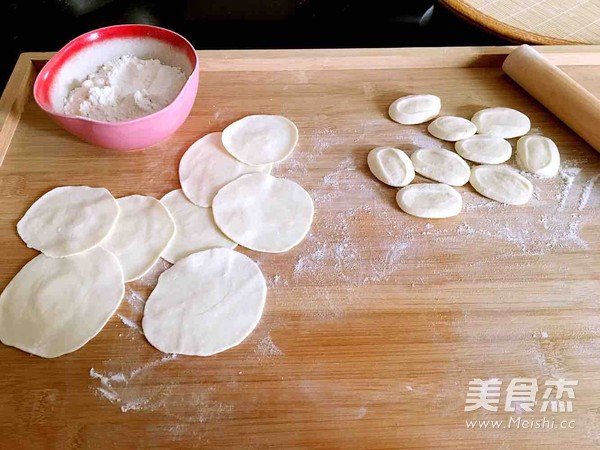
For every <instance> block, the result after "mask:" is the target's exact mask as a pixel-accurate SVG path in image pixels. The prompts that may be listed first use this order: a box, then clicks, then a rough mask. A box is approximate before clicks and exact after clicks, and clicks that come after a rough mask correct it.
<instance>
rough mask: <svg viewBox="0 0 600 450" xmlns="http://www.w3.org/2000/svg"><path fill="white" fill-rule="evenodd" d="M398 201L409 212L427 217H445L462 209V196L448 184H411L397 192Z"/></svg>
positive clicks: (454, 214) (401, 207)
mask: <svg viewBox="0 0 600 450" xmlns="http://www.w3.org/2000/svg"><path fill="white" fill-rule="evenodd" d="M396 202H397V203H398V206H400V209H402V211H404V212H405V213H407V214H410V215H412V216H416V217H423V218H425V219H445V218H447V217H453V216H456V215H458V214H459V213H460V211H461V210H462V205H463V201H462V197H461V196H460V194H459V193H458V192H457V191H456V189H454V188H453V187H451V186H448V185H447V184H430V183H421V184H411V185H410V186H406V187H403V188H402V189H400V190H399V191H398V194H396Z"/></svg>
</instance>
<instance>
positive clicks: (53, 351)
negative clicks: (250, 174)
mask: <svg viewBox="0 0 600 450" xmlns="http://www.w3.org/2000/svg"><path fill="white" fill-rule="evenodd" d="M123 283H124V281H123V271H122V270H121V265H120V264H119V260H118V259H117V258H116V256H114V255H113V254H112V253H110V252H108V251H106V250H104V249H103V248H101V247H97V248H94V249H91V250H89V251H87V252H85V253H81V254H79V255H75V256H70V257H66V258H50V257H48V256H46V255H38V256H36V257H35V258H33V259H32V260H31V261H29V262H28V263H27V264H25V266H24V267H23V268H22V269H21V270H20V271H19V273H18V274H17V275H16V276H15V277H14V278H13V279H12V280H11V281H10V283H9V284H8V286H6V289H4V292H2V295H0V340H1V341H2V342H3V343H4V344H5V345H10V346H12V347H16V348H18V349H20V350H23V351H25V352H28V353H33V354H34V355H37V356H41V357H43V358H56V357H57V356H61V355H64V354H65V353H70V352H73V351H75V350H77V349H79V348H81V347H83V345H85V344H86V343H87V342H88V341H89V340H90V339H92V338H93V337H94V336H96V335H97V334H98V333H99V332H100V330H102V328H103V327H104V325H105V324H106V322H108V319H110V317H111V316H112V315H113V313H114V312H115V311H116V309H117V307H118V306H119V303H120V302H121V298H122V297H123V293H124V292H125V285H124V284H123Z"/></svg>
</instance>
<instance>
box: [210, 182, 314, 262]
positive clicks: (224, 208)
mask: <svg viewBox="0 0 600 450" xmlns="http://www.w3.org/2000/svg"><path fill="white" fill-rule="evenodd" d="M213 214H214V217H215V222H216V223H217V225H218V227H219V228H220V229H221V231H223V233H225V234H226V235H227V236H229V238H230V239H232V240H234V241H235V242H237V243H238V244H240V245H243V246H244V247H246V248H249V249H251V250H257V251H260V252H269V253H281V252H285V251H286V250H289V249H290V248H292V247H294V246H295V245H297V244H299V243H300V242H301V241H302V240H303V239H304V237H305V236H306V234H307V233H308V231H309V230H310V225H311V224H312V220H313V214H314V206H313V202H312V199H311V198H310V195H309V194H308V192H306V191H305V190H304V189H303V188H302V187H301V186H300V185H299V184H297V183H294V182H293V181H290V180H286V179H283V178H275V177H273V176H271V175H267V174H265V173H251V174H249V175H243V176H241V177H240V178H238V179H237V180H235V181H232V182H231V183H229V184H228V185H227V186H225V187H224V188H223V189H221V190H220V191H219V193H218V194H217V195H216V197H215V199H214V201H213Z"/></svg>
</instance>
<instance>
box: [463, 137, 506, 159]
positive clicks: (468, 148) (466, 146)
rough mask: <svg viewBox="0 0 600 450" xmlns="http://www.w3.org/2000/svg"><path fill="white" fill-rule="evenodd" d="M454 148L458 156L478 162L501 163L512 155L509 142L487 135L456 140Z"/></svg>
mask: <svg viewBox="0 0 600 450" xmlns="http://www.w3.org/2000/svg"><path fill="white" fill-rule="evenodd" d="M454 148H455V149H456V153H458V154H459V155H460V156H462V157H463V158H465V159H468V160H469V161H473V162H476V163H478V164H502V163H503V162H506V161H508V160H509V159H510V157H511V155H512V146H511V145H510V142H508V141H507V140H505V139H502V138H499V137H494V136H488V135H476V136H473V137H470V138H468V139H465V140H462V141H458V142H457V143H456V144H455V145H454Z"/></svg>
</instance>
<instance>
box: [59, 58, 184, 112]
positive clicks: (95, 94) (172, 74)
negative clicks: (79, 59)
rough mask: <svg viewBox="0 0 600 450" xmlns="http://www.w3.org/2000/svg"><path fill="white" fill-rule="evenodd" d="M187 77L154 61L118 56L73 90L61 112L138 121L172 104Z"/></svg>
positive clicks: (173, 68)
mask: <svg viewBox="0 0 600 450" xmlns="http://www.w3.org/2000/svg"><path fill="white" fill-rule="evenodd" d="M186 79H187V77H186V76H185V74H184V73H183V72H182V70H181V69H180V68H178V67H171V66H167V65H165V64H162V63H161V62H160V61H159V60H157V59H139V58H137V57H135V56H131V55H124V56H120V57H118V58H116V59H114V60H112V61H110V62H108V63H106V64H104V65H103V66H102V67H100V69H98V71H97V72H96V73H93V74H90V75H88V76H87V78H86V79H85V80H84V81H83V82H82V83H81V85H80V86H78V87H76V88H74V89H73V90H72V91H71V92H70V93H69V95H68V96H67V98H66V99H65V107H64V112H65V114H67V115H69V116H81V117H87V118H89V119H95V120H100V121H103V122H121V121H125V120H132V119H137V118H139V117H143V116H146V115H148V114H151V113H153V112H156V111H158V110H160V109H162V108H164V107H165V106H167V105H168V104H169V103H171V102H172V101H173V100H174V99H175V97H177V94H179V92H180V91H181V89H182V87H183V85H184V84H185V82H186Z"/></svg>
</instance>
